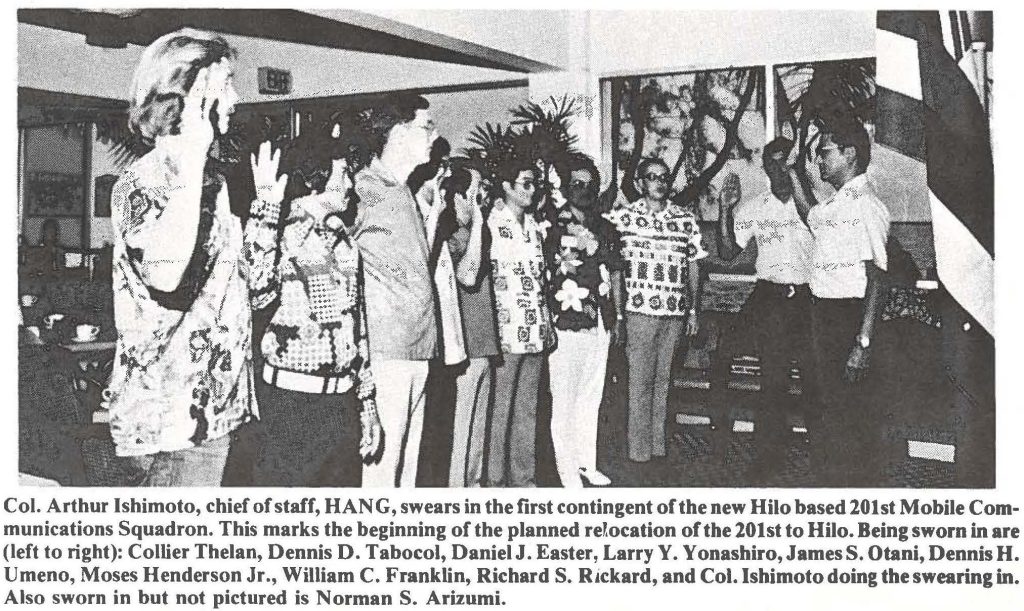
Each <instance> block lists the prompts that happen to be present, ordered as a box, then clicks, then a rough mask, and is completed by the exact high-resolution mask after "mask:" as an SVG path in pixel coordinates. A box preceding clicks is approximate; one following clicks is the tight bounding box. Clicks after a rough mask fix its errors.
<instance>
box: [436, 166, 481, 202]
mask: <svg viewBox="0 0 1024 611" xmlns="http://www.w3.org/2000/svg"><path fill="white" fill-rule="evenodd" d="M471 184H473V173H472V172H471V171H470V168H469V166H468V165H467V164H466V163H464V162H463V161H462V160H455V161H453V162H452V168H451V173H449V174H448V176H445V177H444V179H442V180H441V192H442V193H444V201H445V202H446V203H448V204H450V205H454V204H455V196H456V195H462V196H465V195H466V192H467V191H469V186H470V185H471Z"/></svg>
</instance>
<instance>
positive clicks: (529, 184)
mask: <svg viewBox="0 0 1024 611" xmlns="http://www.w3.org/2000/svg"><path fill="white" fill-rule="evenodd" d="M515 184H516V185H518V186H520V187H522V188H524V189H526V190H527V191H532V190H534V189H536V188H537V186H538V183H537V181H536V180H517V181H516V182H515Z"/></svg>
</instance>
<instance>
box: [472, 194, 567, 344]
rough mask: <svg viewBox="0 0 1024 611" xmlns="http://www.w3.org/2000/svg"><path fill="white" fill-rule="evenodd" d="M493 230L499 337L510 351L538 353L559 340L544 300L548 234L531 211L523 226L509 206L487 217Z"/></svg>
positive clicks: (492, 249)
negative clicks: (545, 254)
mask: <svg viewBox="0 0 1024 611" xmlns="http://www.w3.org/2000/svg"><path fill="white" fill-rule="evenodd" d="M487 226H488V228H489V229H490V231H491V239H492V242H491V253H490V254H491V267H492V269H493V280H494V297H495V303H496V305H497V313H498V335H499V338H500V340H501V350H502V352H505V353H506V354H536V353H539V352H544V351H545V350H547V349H548V348H551V347H552V346H554V344H555V334H554V330H553V328H552V326H551V315H550V314H549V312H548V308H547V304H546V303H545V298H544V287H545V277H544V276H545V271H546V269H547V267H546V265H545V264H544V246H543V241H544V235H543V232H542V231H541V228H540V225H539V224H538V223H537V221H536V220H535V219H534V218H533V216H531V215H529V214H527V215H525V217H524V218H523V224H522V225H520V224H519V221H518V220H516V217H515V215H514V214H513V213H512V210H511V208H509V207H508V206H505V205H499V206H495V208H494V210H492V211H491V215H490V217H489V218H488V219H487Z"/></svg>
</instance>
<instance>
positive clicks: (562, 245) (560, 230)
mask: <svg viewBox="0 0 1024 611" xmlns="http://www.w3.org/2000/svg"><path fill="white" fill-rule="evenodd" d="M552 216H553V217H554V220H553V222H552V224H551V230H550V232H549V234H548V239H549V244H550V247H549V248H550V251H551V252H552V253H553V260H552V264H551V272H552V282H551V291H550V292H549V299H548V303H549V305H550V308H551V315H552V317H553V318H554V321H555V327H556V328H558V329H562V330H568V331H580V330H583V329H593V328H595V327H597V324H598V317H599V316H600V317H601V322H603V323H604V328H605V329H611V328H612V326H614V324H615V306H614V303H613V295H612V287H611V274H612V272H616V271H621V270H622V269H623V267H624V265H625V263H624V261H623V259H622V254H621V249H620V239H621V238H620V236H619V232H618V231H617V230H616V229H615V226H614V225H612V224H611V223H610V222H609V221H607V220H605V219H603V218H601V217H600V216H596V215H595V216H591V217H590V218H588V219H587V220H586V221H581V220H580V219H579V218H578V217H577V216H576V215H575V214H574V213H573V212H572V210H571V209H570V208H569V207H568V206H563V207H562V208H560V209H558V210H557V212H555V213H554V214H553V215H552Z"/></svg>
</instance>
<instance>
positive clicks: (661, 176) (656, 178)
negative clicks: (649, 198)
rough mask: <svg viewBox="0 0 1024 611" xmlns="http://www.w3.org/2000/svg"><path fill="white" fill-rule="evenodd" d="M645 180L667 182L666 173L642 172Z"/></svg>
mask: <svg viewBox="0 0 1024 611" xmlns="http://www.w3.org/2000/svg"><path fill="white" fill-rule="evenodd" d="M644 179H645V180H650V181H657V182H668V174H644Z"/></svg>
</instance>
